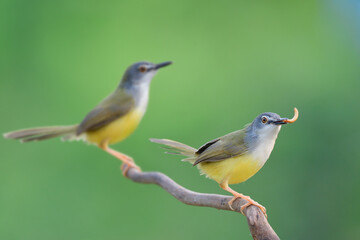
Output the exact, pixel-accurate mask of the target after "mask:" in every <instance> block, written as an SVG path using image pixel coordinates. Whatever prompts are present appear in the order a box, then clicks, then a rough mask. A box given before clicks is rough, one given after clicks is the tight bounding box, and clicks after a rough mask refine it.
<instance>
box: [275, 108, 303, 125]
mask: <svg viewBox="0 0 360 240" xmlns="http://www.w3.org/2000/svg"><path fill="white" fill-rule="evenodd" d="M298 117H299V111H298V110H297V108H294V117H293V118H291V119H288V118H280V119H279V120H277V121H274V124H275V125H282V124H287V123H294V122H295V121H296V120H297V119H298Z"/></svg>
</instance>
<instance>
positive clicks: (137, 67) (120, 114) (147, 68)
mask: <svg viewBox="0 0 360 240" xmlns="http://www.w3.org/2000/svg"><path fill="white" fill-rule="evenodd" d="M169 64H171V62H163V63H160V64H153V63H150V62H137V63H134V64H133V65H131V66H130V67H129V68H128V69H127V70H126V72H125V74H124V76H123V77H122V80H121V82H120V84H119V86H118V87H117V88H116V90H115V91H114V92H113V93H111V94H110V95H109V96H108V97H107V98H105V99H104V100H103V101H101V102H100V103H99V104H98V105H97V106H96V107H95V108H94V109H93V110H92V111H91V112H90V113H89V114H88V115H87V116H86V117H85V118H84V120H83V121H82V122H81V123H80V124H76V125H72V126H52V127H39V128H30V129H24V130H18V131H14V132H9V133H6V134H4V137H5V138H12V139H20V141H21V142H30V141H40V140H45V139H49V138H54V137H59V136H62V138H63V139H64V140H72V139H83V140H84V141H86V142H88V143H92V144H96V145H97V146H98V147H100V148H101V149H103V150H105V151H106V152H108V153H109V154H111V155H113V156H115V157H116V158H118V159H120V160H122V161H123V163H125V164H126V166H127V167H126V169H125V170H124V175H125V174H126V171H127V170H128V168H129V167H136V168H138V167H137V166H136V165H135V163H134V162H133V160H132V158H131V157H129V156H127V155H125V154H122V153H120V152H117V151H115V150H113V149H111V148H109V146H108V145H109V144H114V143H117V142H120V141H122V140H124V139H125V138H126V137H128V136H129V135H130V134H131V133H132V132H133V131H134V130H135V129H136V127H137V126H138V124H139V123H140V121H141V119H142V117H143V115H144V114H145V111H146V108H147V104H148V98H149V87H150V83H151V80H152V78H153V77H154V76H155V74H156V72H157V70H158V69H159V68H162V67H165V66H167V65H169ZM138 169H139V168H138Z"/></svg>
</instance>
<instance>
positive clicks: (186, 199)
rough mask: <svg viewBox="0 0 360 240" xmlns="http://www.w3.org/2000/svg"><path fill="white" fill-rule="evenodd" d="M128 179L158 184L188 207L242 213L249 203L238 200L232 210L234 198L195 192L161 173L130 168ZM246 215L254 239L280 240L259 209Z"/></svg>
mask: <svg viewBox="0 0 360 240" xmlns="http://www.w3.org/2000/svg"><path fill="white" fill-rule="evenodd" d="M127 177H128V178H129V179H131V180H132V181H134V182H137V183H148V184H157V185H159V186H160V187H162V188H163V189H165V190H166V191H167V192H168V193H170V194H171V195H173V196H174V197H175V198H176V199H178V200H179V201H181V202H183V203H185V204H188V205H193V206H201V207H212V208H217V209H221V210H228V211H235V212H239V213H241V211H240V207H241V206H242V205H244V204H246V203H247V202H246V200H243V199H237V200H235V201H234V203H233V205H232V207H233V208H234V210H231V209H230V207H229V205H228V202H229V201H230V200H231V199H232V196H224V195H218V194H207V193H198V192H193V191H190V190H188V189H186V188H184V187H182V186H180V185H179V184H177V183H176V182H175V181H173V180H172V179H171V178H169V177H168V176H166V175H165V174H163V173H160V172H140V171H138V170H137V169H135V168H130V169H129V170H128V172H127ZM244 214H245V216H246V219H247V222H248V225H249V229H250V232H251V235H252V237H253V239H256V240H265V239H266V240H273V239H280V238H279V237H278V236H277V235H276V233H275V231H274V230H273V229H272V227H271V226H270V224H269V223H268V221H267V219H266V217H265V216H264V214H263V213H262V211H261V210H260V209H259V208H258V207H256V206H253V205H251V206H249V207H247V208H246V209H245V210H244Z"/></svg>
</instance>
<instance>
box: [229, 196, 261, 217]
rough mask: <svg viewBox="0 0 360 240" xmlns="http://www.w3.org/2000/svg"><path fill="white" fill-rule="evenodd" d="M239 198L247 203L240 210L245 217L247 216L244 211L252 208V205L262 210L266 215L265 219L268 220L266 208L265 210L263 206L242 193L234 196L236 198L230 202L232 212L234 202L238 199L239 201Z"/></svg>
mask: <svg viewBox="0 0 360 240" xmlns="http://www.w3.org/2000/svg"><path fill="white" fill-rule="evenodd" d="M238 198H242V199H244V200H246V201H247V203H245V204H244V205H242V206H241V208H240V211H241V213H242V214H243V215H245V214H244V209H245V208H247V207H248V206H250V205H254V206H256V207H258V208H260V210H261V211H262V212H263V213H264V215H265V217H266V218H267V214H266V208H265V207H264V206H262V205H261V204H259V203H258V202H255V201H254V200H252V199H251V198H250V197H249V196H245V195H243V194H241V193H238V194H236V195H234V197H233V198H232V199H231V200H230V201H229V207H230V209H231V210H234V209H233V208H232V204H233V202H234V201H235V200H236V199H238Z"/></svg>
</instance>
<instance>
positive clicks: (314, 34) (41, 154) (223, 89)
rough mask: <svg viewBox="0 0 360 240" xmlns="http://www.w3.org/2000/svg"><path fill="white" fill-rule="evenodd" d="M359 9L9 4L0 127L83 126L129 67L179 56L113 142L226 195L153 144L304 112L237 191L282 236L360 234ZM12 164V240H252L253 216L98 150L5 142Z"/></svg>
mask: <svg viewBox="0 0 360 240" xmlns="http://www.w3.org/2000/svg"><path fill="white" fill-rule="evenodd" d="M359 15H360V5H359V3H358V2H357V1H355V0H353V1H351V0H337V1H335V0H331V1H325V0H324V1H313V0H306V1H304V0H301V1H300V0H299V1H268V0H266V1H265V0H264V1H262V0H260V1H190V0H186V1H156V0H153V1H73V0H66V1H37V0H35V1H27V0H23V1H19V0H9V1H6V0H1V1H0V29H1V32H0V44H1V49H0V52H1V55H0V68H1V69H0V81H1V88H0V104H1V118H0V132H8V131H11V130H16V129H19V128H27V127H35V126H44V125H67V124H74V123H78V122H80V121H81V120H82V118H83V117H84V116H85V114H86V113H87V112H88V111H89V110H91V109H92V107H94V106H95V105H96V104H97V103H98V102H99V101H100V100H101V99H103V98H104V97H105V96H106V95H107V94H108V93H110V92H111V91H113V89H114V88H115V87H116V86H117V84H118V81H119V80H120V78H121V76H122V74H123V72H124V70H125V69H126V68H127V67H128V66H129V65H130V64H132V63H134V62H136V61H140V60H148V61H152V62H161V61H167V60H172V61H174V64H173V65H172V66H170V67H167V68H164V69H162V70H161V71H159V73H158V74H157V76H156V77H155V78H154V80H153V83H152V87H151V94H150V102H149V107H148V111H147V114H146V115H145V117H144V119H143V121H142V122H141V124H140V126H139V128H138V129H137V130H136V131H135V133H134V134H133V135H131V136H130V137H129V138H128V139H127V140H126V141H124V142H122V143H119V144H117V145H115V146H114V148H115V149H117V150H120V151H122V152H124V153H126V154H129V155H131V156H133V157H134V158H135V160H136V162H137V163H138V164H139V165H140V166H141V167H142V169H143V170H145V171H161V172H164V173H165V174H167V175H169V176H170V177H172V178H173V179H174V180H175V181H177V182H178V183H180V184H181V185H183V186H185V187H187V188H189V189H191V190H194V191H199V192H208V193H220V194H227V193H226V192H224V191H223V190H222V189H220V188H219V187H218V186H217V184H216V183H215V182H214V181H211V180H209V179H206V178H205V177H204V176H199V173H198V171H197V169H196V168H192V167H191V166H190V165H189V164H186V163H182V162H181V161H180V160H179V159H180V158H179V157H176V156H169V155H164V154H163V151H162V150H161V149H160V148H159V146H157V145H155V144H153V143H150V142H149V141H148V138H150V137H157V138H169V139H175V140H178V141H181V142H185V143H187V144H190V145H192V146H194V147H198V146H200V145H202V144H203V143H204V142H206V141H208V140H211V139H213V138H216V137H218V136H221V135H224V134H226V133H229V132H231V131H234V130H237V129H240V128H242V127H243V126H244V125H245V124H246V123H248V122H251V121H252V120H253V119H254V117H255V116H257V115H258V114H260V113H262V112H265V111H272V112H276V113H278V114H280V115H281V116H283V117H292V115H293V107H297V108H298V109H299V111H300V117H299V120H298V121H297V122H296V123H295V124H292V125H287V126H284V127H283V128H282V131H281V132H280V134H279V138H278V140H277V143H276V145H275V148H274V151H273V153H272V155H271V157H270V159H269V161H268V162H267V163H266V165H265V166H264V167H263V168H262V169H261V171H260V172H259V173H258V174H256V175H255V176H254V177H252V178H251V179H250V180H248V181H247V182H245V183H241V184H238V185H233V188H234V189H235V190H237V191H239V192H242V193H244V194H246V195H250V196H251V197H252V198H253V199H255V200H256V201H258V202H259V203H261V204H263V205H264V206H266V207H267V210H268V215H269V222H270V224H271V225H272V226H273V228H274V229H275V231H276V232H277V233H278V234H279V236H280V237H281V238H282V239H357V238H360V220H359V214H360V206H359V203H360V193H359V189H360V177H359V169H360V161H359V160H360V154H359V130H358V129H359V119H360V111H359V103H360V97H359V95H360V94H359V90H360V83H359V82H360V67H359V66H360V57H359V53H360V44H359V42H360V18H359ZM0 158H1V159H0V239H7V240H12V239H16V240H17V239H29V240H30V239H37V240H39V239H55V240H56V239H59V240H60V239H69V240H70V239H89V240H92V239H94V240H95V239H125V238H127V239H208V240H210V239H251V236H250V233H249V230H248V227H247V223H246V219H245V218H244V217H243V216H241V215H240V214H237V213H233V212H227V211H218V210H215V209H210V208H201V207H193V206H187V205H184V204H182V203H180V202H179V201H177V200H175V199H174V198H173V197H172V196H170V195H169V194H167V193H166V192H165V191H164V190H162V189H161V188H159V187H158V186H155V185H142V184H136V183H133V182H131V181H129V180H127V179H125V178H124V177H123V176H122V175H121V172H120V169H119V167H120V163H119V161H117V160H116V159H114V158H113V157H111V156H109V155H108V154H106V153H105V152H103V151H101V150H100V149H98V148H96V147H94V146H89V145H87V144H83V143H81V142H72V143H68V142H61V141H60V140H59V139H53V140H50V141H44V142H35V143H29V144H20V143H18V142H16V141H10V140H4V139H0Z"/></svg>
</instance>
